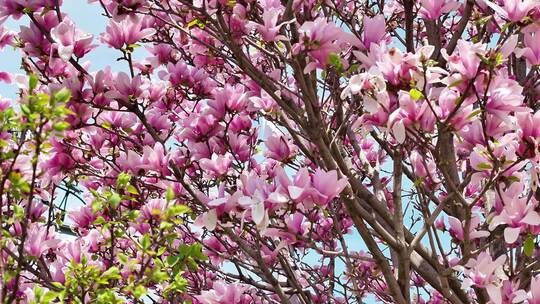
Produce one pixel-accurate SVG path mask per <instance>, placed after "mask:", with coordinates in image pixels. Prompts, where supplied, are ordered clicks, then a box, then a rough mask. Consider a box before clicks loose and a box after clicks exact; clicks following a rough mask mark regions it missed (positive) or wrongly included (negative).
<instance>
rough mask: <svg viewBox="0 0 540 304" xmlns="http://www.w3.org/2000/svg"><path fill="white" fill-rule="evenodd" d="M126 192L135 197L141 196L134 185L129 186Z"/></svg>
mask: <svg viewBox="0 0 540 304" xmlns="http://www.w3.org/2000/svg"><path fill="white" fill-rule="evenodd" d="M126 191H127V192H129V193H131V194H134V195H137V194H139V191H137V188H135V186H133V185H127V187H126Z"/></svg>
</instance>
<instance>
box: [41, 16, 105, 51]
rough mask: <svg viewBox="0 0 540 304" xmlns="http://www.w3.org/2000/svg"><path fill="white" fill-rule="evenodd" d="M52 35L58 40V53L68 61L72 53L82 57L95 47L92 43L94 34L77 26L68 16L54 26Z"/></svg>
mask: <svg viewBox="0 0 540 304" xmlns="http://www.w3.org/2000/svg"><path fill="white" fill-rule="evenodd" d="M51 37H52V38H53V39H54V40H55V41H56V45H57V49H58V54H59V55H60V58H62V60H64V61H68V60H69V59H70V58H71V56H72V55H75V56H76V57H77V58H81V57H83V56H84V55H85V54H86V53H88V52H90V51H91V50H92V49H93V48H94V47H95V45H91V44H90V43H92V38H93V36H92V35H89V34H84V33H83V32H81V31H80V30H79V29H77V28H75V24H74V23H73V22H72V21H71V20H69V19H67V18H66V19H64V21H62V22H61V23H60V24H58V25H57V26H56V27H55V28H53V30H52V31H51Z"/></svg>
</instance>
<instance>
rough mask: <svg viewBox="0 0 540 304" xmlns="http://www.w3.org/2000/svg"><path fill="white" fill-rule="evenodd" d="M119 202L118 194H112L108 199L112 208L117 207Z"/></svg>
mask: <svg viewBox="0 0 540 304" xmlns="http://www.w3.org/2000/svg"><path fill="white" fill-rule="evenodd" d="M121 201H122V197H120V194H118V193H116V192H113V193H112V195H111V197H109V203H111V206H112V207H113V208H116V207H118V205H119V204H120V202H121Z"/></svg>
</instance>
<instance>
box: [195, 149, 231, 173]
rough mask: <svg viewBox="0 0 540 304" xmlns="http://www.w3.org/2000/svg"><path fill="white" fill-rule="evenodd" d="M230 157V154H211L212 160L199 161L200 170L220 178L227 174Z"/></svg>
mask: <svg viewBox="0 0 540 304" xmlns="http://www.w3.org/2000/svg"><path fill="white" fill-rule="evenodd" d="M231 163H232V157H231V155H230V154H227V155H218V154H215V153H214V154H212V158H211V159H208V158H203V159H201V160H200V161H199V164H200V166H201V169H203V170H205V171H206V172H207V173H208V174H210V175H211V176H214V177H218V176H222V175H223V174H225V173H227V171H228V170H229V168H230V167H231Z"/></svg>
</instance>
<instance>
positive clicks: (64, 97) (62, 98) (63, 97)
mask: <svg viewBox="0 0 540 304" xmlns="http://www.w3.org/2000/svg"><path fill="white" fill-rule="evenodd" d="M70 98H71V92H70V91H69V90H68V89H66V88H62V89H61V90H60V91H58V92H56V93H54V100H55V101H56V102H61V103H66V102H68V101H69V99H70Z"/></svg>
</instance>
